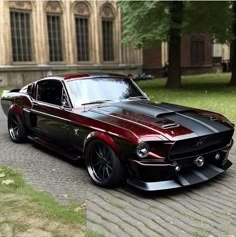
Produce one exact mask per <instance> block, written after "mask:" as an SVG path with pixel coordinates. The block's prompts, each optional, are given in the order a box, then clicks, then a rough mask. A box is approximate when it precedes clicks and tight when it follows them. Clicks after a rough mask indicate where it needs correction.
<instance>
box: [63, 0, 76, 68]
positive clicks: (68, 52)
mask: <svg viewBox="0 0 236 237" xmlns="http://www.w3.org/2000/svg"><path fill="white" fill-rule="evenodd" d="M71 14H73V11H72V10H71V1H68V0H67V1H66V0H64V1H63V27H62V29H63V31H64V45H65V46H64V47H65V52H64V53H65V55H64V61H65V64H74V63H75V62H74V60H75V50H74V48H75V46H73V43H72V42H73V40H72V25H73V24H72V22H71Z"/></svg>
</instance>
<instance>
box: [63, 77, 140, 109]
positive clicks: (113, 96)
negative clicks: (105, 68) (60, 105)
mask: <svg viewBox="0 0 236 237" xmlns="http://www.w3.org/2000/svg"><path fill="white" fill-rule="evenodd" d="M67 83H68V84H67V85H68V87H69V89H70V92H71V93H70V94H71V99H72V101H73V103H74V104H75V105H76V106H79V105H81V104H83V103H89V102H93V101H97V100H112V101H115V100H122V99H127V98H129V97H135V96H142V94H141V92H140V91H139V90H138V89H137V88H136V87H135V86H134V84H133V83H132V82H131V81H130V80H129V79H124V78H120V79H119V78H94V79H78V80H73V81H68V82H67Z"/></svg>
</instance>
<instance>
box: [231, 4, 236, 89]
mask: <svg viewBox="0 0 236 237" xmlns="http://www.w3.org/2000/svg"><path fill="white" fill-rule="evenodd" d="M232 2H233V7H232V10H233V21H232V33H233V39H232V41H231V45H230V50H231V53H230V56H231V58H230V62H231V70H232V74H231V81H230V85H231V86H236V2H235V1H232Z"/></svg>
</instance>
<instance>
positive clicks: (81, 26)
mask: <svg viewBox="0 0 236 237" xmlns="http://www.w3.org/2000/svg"><path fill="white" fill-rule="evenodd" d="M73 10H74V15H75V33H76V44H77V61H90V47H89V46H90V34H89V30H90V29H89V25H90V11H89V7H88V5H87V4H86V3H85V2H78V3H76V5H75V6H74V9H73Z"/></svg>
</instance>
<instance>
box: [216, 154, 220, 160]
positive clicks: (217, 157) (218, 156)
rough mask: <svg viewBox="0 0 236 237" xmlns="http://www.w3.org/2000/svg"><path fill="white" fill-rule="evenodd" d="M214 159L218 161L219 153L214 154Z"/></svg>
mask: <svg viewBox="0 0 236 237" xmlns="http://www.w3.org/2000/svg"><path fill="white" fill-rule="evenodd" d="M215 159H216V160H219V159H220V153H219V152H218V153H216V155H215Z"/></svg>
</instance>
